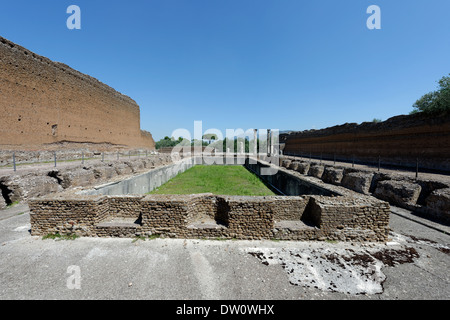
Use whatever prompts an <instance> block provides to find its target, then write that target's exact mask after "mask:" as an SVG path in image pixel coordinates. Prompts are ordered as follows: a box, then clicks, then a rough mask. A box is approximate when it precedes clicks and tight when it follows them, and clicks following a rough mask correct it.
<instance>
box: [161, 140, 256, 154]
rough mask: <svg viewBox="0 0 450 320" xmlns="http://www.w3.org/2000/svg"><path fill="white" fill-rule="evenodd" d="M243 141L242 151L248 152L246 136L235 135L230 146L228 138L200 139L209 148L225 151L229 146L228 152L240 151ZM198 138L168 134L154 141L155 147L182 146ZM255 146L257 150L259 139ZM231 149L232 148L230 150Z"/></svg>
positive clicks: (192, 142)
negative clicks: (187, 138) (185, 137)
mask: <svg viewBox="0 0 450 320" xmlns="http://www.w3.org/2000/svg"><path fill="white" fill-rule="evenodd" d="M241 142H243V145H244V152H246V153H248V152H250V141H249V139H248V138H238V137H235V138H234V141H233V142H231V143H230V144H231V145H232V146H231V148H230V147H229V146H228V144H229V139H228V138H225V139H223V140H215V137H214V136H212V137H208V140H207V141H205V140H202V141H201V142H200V143H201V145H202V146H203V147H206V146H209V147H210V148H215V149H217V150H218V151H219V152H226V151H227V148H230V152H239V151H240V149H239V148H240V143H241ZM200 143H199V142H198V140H196V139H192V140H191V141H188V140H186V139H183V138H182V137H180V138H178V139H175V138H174V137H172V138H169V137H168V136H166V137H164V139H161V140H159V141H157V142H156V144H155V145H156V149H161V148H172V147H175V146H176V145H178V144H181V145H184V146H188V145H190V146H195V145H199V144H200ZM257 147H258V150H259V139H258V140H257ZM231 149H232V150H231Z"/></svg>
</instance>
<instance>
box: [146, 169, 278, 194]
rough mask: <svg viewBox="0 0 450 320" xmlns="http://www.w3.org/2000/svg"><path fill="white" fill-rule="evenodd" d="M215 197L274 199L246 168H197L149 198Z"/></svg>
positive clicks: (172, 180)
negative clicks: (174, 196) (163, 196)
mask: <svg viewBox="0 0 450 320" xmlns="http://www.w3.org/2000/svg"><path fill="white" fill-rule="evenodd" d="M195 193H212V194H215V195H230V196H273V195H275V193H274V192H272V190H270V189H269V188H268V187H267V186H266V185H265V184H264V183H263V182H262V181H261V180H260V179H259V177H258V176H256V175H255V174H253V173H251V172H249V171H248V170H247V169H245V168H244V167H243V166H225V165H224V166H221V165H212V166H204V165H198V166H195V167H192V168H190V169H189V170H186V171H185V172H183V173H181V174H179V175H178V176H176V177H175V178H173V179H171V180H170V181H168V182H167V183H165V184H164V185H162V186H161V187H159V188H157V189H155V190H153V191H152V192H149V194H195Z"/></svg>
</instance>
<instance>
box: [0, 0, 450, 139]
mask: <svg viewBox="0 0 450 320" xmlns="http://www.w3.org/2000/svg"><path fill="white" fill-rule="evenodd" d="M72 4H75V5H78V6H79V7H80V8H81V27H82V29H81V30H68V29H67V27H66V20H67V18H68V17H69V15H68V14H67V13H66V9H67V7H68V6H69V5H72ZM372 4H375V5H378V6H379V7H380V8H381V27H382V29H381V30H369V29H368V28H367V27H366V20H367V18H368V17H369V14H367V13H366V9H367V7H368V6H369V5H372ZM0 35H1V36H3V37H5V38H7V39H9V40H11V41H13V42H15V43H17V44H19V45H22V46H24V47H26V48H28V49H30V50H31V51H34V52H36V53H37V54H40V55H43V56H46V57H48V58H50V59H52V60H55V61H60V62H63V63H66V64H67V65H69V66H71V67H72V68H74V69H77V70H79V71H80V72H83V73H86V74H89V75H91V76H93V77H95V78H97V79H99V80H100V81H102V82H104V83H106V84H108V85H109V86H111V87H113V88H114V89H116V90H118V91H120V92H122V93H123V94H126V95H128V96H130V97H131V98H132V99H134V100H135V101H136V102H137V103H138V104H139V106H140V108H141V127H142V129H145V130H148V131H150V132H152V134H153V136H154V138H155V140H159V139H161V138H163V137H164V136H165V135H170V134H171V133H172V131H173V130H175V129H177V128H186V129H188V130H189V131H191V132H193V125H194V121H195V120H201V121H203V130H206V129H208V128H217V129H219V130H221V131H223V132H224V134H225V129H226V128H230V129H236V128H242V129H244V130H246V129H249V128H253V127H255V128H273V129H280V130H286V129H290V130H306V129H312V128H315V129H320V128H324V127H328V126H333V125H338V124H343V123H346V122H357V123H361V122H363V121H371V120H372V119H374V118H379V119H382V120H385V119H387V118H389V117H392V116H395V115H399V114H407V113H409V112H410V111H411V110H412V104H413V103H414V102H415V101H416V100H417V99H418V98H419V97H420V96H422V95H423V94H425V93H427V92H429V91H432V90H434V89H435V88H436V81H437V80H439V79H440V78H441V77H442V76H444V75H448V74H449V73H450V1H449V0H414V1H412V0H389V1H388V0H370V1H366V0H342V1H336V0H145V1H144V0H128V1H104V0H89V1H87V0H70V1H66V0H39V1H35V0H33V1H32V0H27V1H22V0H15V1H2V2H1V5H0Z"/></svg>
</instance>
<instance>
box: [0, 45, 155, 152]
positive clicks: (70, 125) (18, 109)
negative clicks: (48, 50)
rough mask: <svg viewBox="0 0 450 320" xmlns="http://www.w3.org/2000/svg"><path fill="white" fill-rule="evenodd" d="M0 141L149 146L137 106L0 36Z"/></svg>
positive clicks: (15, 144) (9, 143)
mask: <svg viewBox="0 0 450 320" xmlns="http://www.w3.org/2000/svg"><path fill="white" fill-rule="evenodd" d="M0 70H1V72H0V92H1V94H0V107H1V110H2V115H1V117H0V145H1V146H3V148H5V146H7V147H8V148H10V149H13V148H15V147H16V148H20V149H32V148H43V147H44V146H45V145H46V144H52V143H59V142H73V143H78V142H90V143H99V144H104V143H110V144H114V145H121V146H128V147H142V148H147V149H154V147H155V143H154V141H153V138H152V136H151V134H150V133H149V132H146V131H145V132H144V131H141V129H140V110H139V106H138V105H137V104H136V102H135V101H133V100H132V99H131V98H129V97H127V96H125V95H122V94H121V93H119V92H117V91H115V90H114V89H112V88H111V87H109V86H107V85H105V84H103V83H101V82H99V81H98V80H96V79H94V78H92V77H90V76H87V75H85V74H82V73H80V72H78V71H76V70H74V69H72V68H70V67H68V66H67V65H64V64H62V63H59V62H53V61H51V60H49V59H47V58H45V57H42V56H39V55H37V54H35V53H33V52H31V51H29V50H27V49H25V48H23V47H21V46H19V45H17V44H14V43H12V42H10V41H8V40H6V39H4V38H2V37H0Z"/></svg>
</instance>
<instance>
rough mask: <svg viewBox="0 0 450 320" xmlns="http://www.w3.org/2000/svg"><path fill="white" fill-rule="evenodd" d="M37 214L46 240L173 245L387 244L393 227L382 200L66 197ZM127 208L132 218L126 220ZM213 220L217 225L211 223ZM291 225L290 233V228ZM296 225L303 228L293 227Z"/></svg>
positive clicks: (35, 204)
mask: <svg viewBox="0 0 450 320" xmlns="http://www.w3.org/2000/svg"><path fill="white" fill-rule="evenodd" d="M283 202H286V203H283ZM296 204H300V206H298V205H296ZM29 206H30V211H31V214H30V215H31V233H32V235H38V236H42V235H45V234H49V233H56V232H58V233H60V234H78V235H80V236H89V237H104V236H107V237H135V236H150V235H154V234H158V235H161V236H164V237H172V238H207V239H214V238H217V237H221V238H228V239H284V240H299V239H301V240H326V239H330V240H342V241H346V240H352V241H386V240H387V235H388V232H387V231H388V224H389V204H387V203H385V202H382V201H379V200H376V199H374V198H371V199H369V198H367V199H359V200H358V201H356V202H355V200H354V199H350V198H346V197H324V196H310V197H307V198H302V197H280V196H274V197H241V196H213V195H212V194H203V195H147V196H145V197H142V196H139V197H137V196H136V197H135V196H133V197H123V196H82V195H70V196H69V195H68V196H64V195H62V194H59V195H49V196H46V197H43V198H39V199H33V200H31V201H30V203H29ZM118 208H121V209H120V210H118ZM123 208H128V209H129V211H127V213H126V214H124V212H123V210H124V209H123ZM125 210H127V209H125ZM219 210H222V213H221V218H222V219H224V216H223V215H226V218H225V219H224V220H226V221H227V223H226V224H222V223H217V222H218V221H217V220H216V221H215V222H214V221H211V218H212V217H214V219H212V220H215V219H216V218H217V217H218V215H217V211H219ZM130 213H131V216H132V218H133V219H132V220H134V218H136V217H139V219H136V221H127V222H123V221H122V222H121V221H120V218H121V217H122V218H123V217H129V216H130ZM133 214H134V216H133ZM205 217H206V218H209V221H208V219H206V221H205V220H203V218H205ZM312 217H314V218H313V219H311V218H312ZM304 218H305V219H306V218H308V219H310V220H314V222H315V225H314V226H308V225H305V224H304V223H303V222H302V220H304ZM280 219H295V220H294V221H290V220H289V221H288V220H280ZM283 221H284V222H286V223H287V227H283V226H282V222H283ZM280 222H281V224H280ZM293 222H294V223H297V224H298V225H300V226H301V227H300V228H296V229H293V228H291V227H289V225H290V224H292V223H293ZM277 223H278V225H277Z"/></svg>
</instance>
